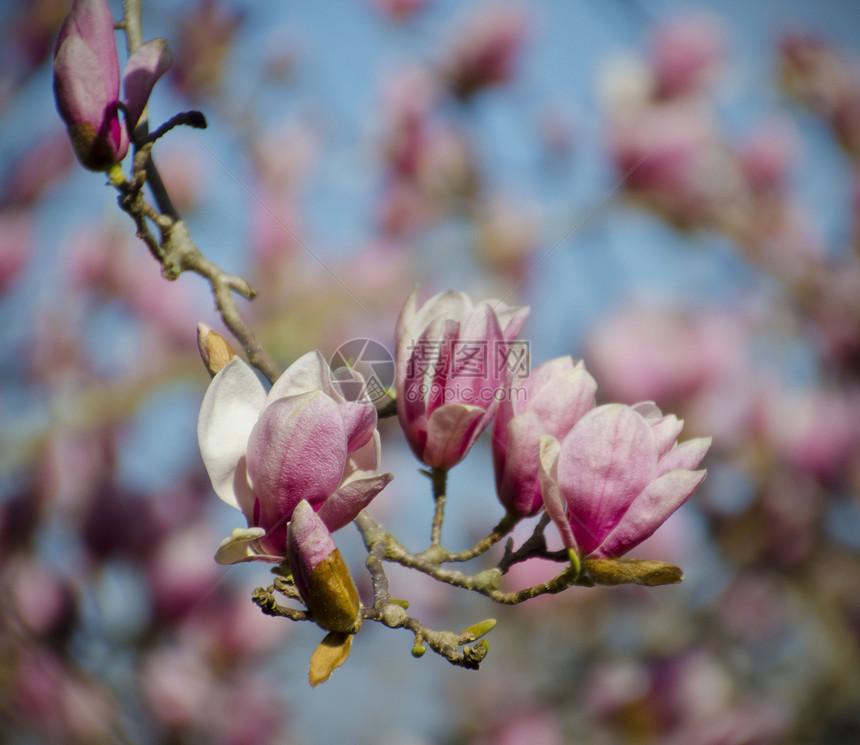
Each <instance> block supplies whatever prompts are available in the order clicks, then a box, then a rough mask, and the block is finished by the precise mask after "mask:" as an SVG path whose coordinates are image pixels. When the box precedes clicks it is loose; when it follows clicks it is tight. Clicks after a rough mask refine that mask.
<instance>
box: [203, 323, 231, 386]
mask: <svg viewBox="0 0 860 745" xmlns="http://www.w3.org/2000/svg"><path fill="white" fill-rule="evenodd" d="M197 348H198V349H199V350H200V357H201V358H202V360H203V364H204V365H206V369H207V370H208V371H209V375H210V376H211V377H213V378H214V377H215V376H216V375H217V374H218V372H219V371H220V370H221V368H223V367H224V366H225V365H226V364H227V363H228V362H229V361H230V360H232V359H233V358H234V357H235V356H236V351H235V350H234V349H233V347H231V346H230V342H228V341H227V340H226V339H225V338H224V337H223V336H221V334H219V333H217V332H215V331H213V330H212V329H210V328H209V327H208V326H207V325H206V324H205V323H198V324H197Z"/></svg>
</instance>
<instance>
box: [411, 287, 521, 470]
mask: <svg viewBox="0 0 860 745" xmlns="http://www.w3.org/2000/svg"><path fill="white" fill-rule="evenodd" d="M416 302H417V289H416V290H413V291H412V294H411V295H410V296H409V299H408V300H407V301H406V305H405V306H404V307H403V310H402V311H401V313H400V317H399V318H398V319H397V355H396V376H395V385H396V389H397V414H398V416H399V418H400V424H401V426H402V427H403V431H404V433H405V434H406V439H407V440H408V441H409V445H410V446H411V448H412V450H413V452H414V453H415V455H416V456H417V457H418V459H419V460H421V461H422V462H423V463H424V464H426V465H428V466H430V467H432V468H444V469H448V468H451V467H452V466H454V465H455V464H457V463H459V462H460V460H462V459H463V458H464V457H465V456H466V453H468V452H469V449H470V448H471V447H472V445H473V444H474V443H475V440H477V438H478V435H480V434H481V432H482V431H483V430H484V428H485V427H486V426H487V425H488V424H489V423H490V420H491V419H492V418H493V414H494V413H495V410H496V407H497V404H498V398H499V391H500V389H501V388H502V386H503V385H505V384H506V382H507V365H506V364H505V361H504V360H505V359H506V358H505V355H506V354H507V350H508V348H509V345H510V343H511V342H512V341H513V340H514V338H515V337H516V336H517V334H518V333H519V331H520V329H521V328H522V325H523V323H524V322H525V319H526V316H527V315H528V312H529V309H528V307H519V306H509V305H506V304H505V303H502V302H501V301H493V300H483V301H481V302H480V303H473V302H472V300H471V299H470V298H469V297H468V296H467V295H465V294H464V293H462V292H454V291H452V290H449V291H447V292H442V293H439V294H438V295H435V296H434V297H432V298H431V299H430V300H428V301H427V302H426V303H425V304H424V305H423V306H422V307H421V308H417V307H416ZM500 359H502V360H503V361H502V363H501V364H500V363H499V360H500Z"/></svg>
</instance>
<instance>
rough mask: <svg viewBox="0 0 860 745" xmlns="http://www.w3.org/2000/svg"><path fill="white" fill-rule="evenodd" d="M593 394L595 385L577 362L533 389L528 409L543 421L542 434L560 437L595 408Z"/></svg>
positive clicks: (583, 367)
mask: <svg viewBox="0 0 860 745" xmlns="http://www.w3.org/2000/svg"><path fill="white" fill-rule="evenodd" d="M568 359H569V358H568ZM541 367H542V366H541ZM538 370H540V368H538ZM596 392H597V383H596V382H595V381H594V378H592V377H591V375H590V374H589V373H588V371H586V369H585V365H583V364H582V362H579V363H577V364H576V366H574V367H573V368H571V369H569V370H564V371H562V372H560V374H557V375H556V376H555V377H554V378H553V379H552V381H551V382H547V383H546V384H545V385H543V386H540V387H537V386H535V388H534V389H533V392H532V395H531V396H530V398H529V401H528V404H527V406H528V408H529V409H530V410H531V411H534V412H535V413H536V414H537V416H538V417H539V418H540V420H541V422H543V424H544V432H545V433H547V434H551V435H552V436H553V437H556V438H563V437H564V436H565V435H566V434H567V433H568V432H570V430H571V429H573V426H574V425H575V424H576V423H577V422H578V421H579V420H580V419H581V418H582V417H583V416H584V415H585V414H586V413H588V412H589V411H591V410H592V409H593V408H594V405H595V403H596V401H595V393H596Z"/></svg>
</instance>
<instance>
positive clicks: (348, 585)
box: [288, 499, 361, 633]
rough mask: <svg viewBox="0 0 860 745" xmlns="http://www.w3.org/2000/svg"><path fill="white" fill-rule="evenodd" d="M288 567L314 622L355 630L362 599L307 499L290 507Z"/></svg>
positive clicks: (343, 630)
mask: <svg viewBox="0 0 860 745" xmlns="http://www.w3.org/2000/svg"><path fill="white" fill-rule="evenodd" d="M288 537H289V558H290V569H292V572H293V580H294V581H295V583H296V589H298V591H299V594H300V595H301V596H302V600H304V602H305V605H307V607H308V610H309V611H310V612H311V616H313V619H314V621H316V622H317V624H318V625H319V626H321V627H322V628H324V629H326V630H327V631H337V632H341V633H349V632H352V631H354V630H355V628H356V624H357V622H358V612H359V609H360V608H361V601H360V600H359V597H358V591H357V590H356V589H355V583H354V582H353V581H352V576H351V575H350V573H349V569H348V568H347V566H346V562H344V560H343V557H342V556H341V555H340V551H338V548H337V546H336V545H335V542H334V540H333V539H332V537H331V533H329V532H328V528H326V526H325V524H324V523H323V521H322V520H321V519H320V518H319V517H318V516H317V513H316V512H314V509H313V507H311V506H310V504H309V503H308V502H307V501H306V500H304V499H303V500H302V501H301V502H299V503H298V505H296V508H295V509H294V510H293V517H292V520H291V521H290V527H289V531H288Z"/></svg>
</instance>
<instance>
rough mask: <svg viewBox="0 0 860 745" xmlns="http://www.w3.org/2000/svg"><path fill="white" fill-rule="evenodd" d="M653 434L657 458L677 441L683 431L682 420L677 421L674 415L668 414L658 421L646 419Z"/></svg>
mask: <svg viewBox="0 0 860 745" xmlns="http://www.w3.org/2000/svg"><path fill="white" fill-rule="evenodd" d="M646 421H647V422H648V424H650V425H651V431H652V432H653V433H654V441H655V442H656V444H657V455H658V457H662V456H664V455H665V454H666V453H668V452H669V451H670V450H671V449H672V447H673V446H674V445H675V443H676V442H677V440H678V435H680V434H681V430H682V429H684V420H683V419H678V417H676V416H675V415H674V414H669V415H667V416H664V417H660V418H659V419H647V420H646Z"/></svg>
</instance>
